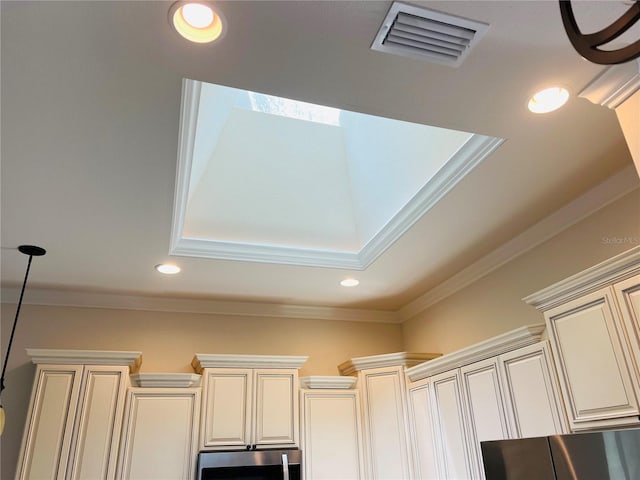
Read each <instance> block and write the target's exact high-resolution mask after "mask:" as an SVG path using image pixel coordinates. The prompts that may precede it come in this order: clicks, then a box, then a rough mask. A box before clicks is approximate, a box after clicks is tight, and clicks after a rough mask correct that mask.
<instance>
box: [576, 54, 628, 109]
mask: <svg viewBox="0 0 640 480" xmlns="http://www.w3.org/2000/svg"><path fill="white" fill-rule="evenodd" d="M638 90H640V59H636V60H634V61H632V62H627V63H623V64H620V65H612V66H610V67H608V68H606V69H605V70H603V71H602V72H601V73H600V74H599V75H598V76H597V77H596V78H594V79H593V80H592V81H591V83H589V84H588V85H587V86H586V87H585V88H584V89H583V90H582V91H581V92H580V93H579V94H578V96H579V97H582V98H586V99H587V100H589V101H590V102H592V103H595V104H596V105H602V106H604V107H607V108H611V109H615V108H617V107H619V106H620V105H621V104H622V103H624V101H625V100H626V99H627V98H629V97H630V96H631V95H633V94H634V93H635V92H637V91H638Z"/></svg>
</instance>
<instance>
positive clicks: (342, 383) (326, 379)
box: [299, 375, 358, 390]
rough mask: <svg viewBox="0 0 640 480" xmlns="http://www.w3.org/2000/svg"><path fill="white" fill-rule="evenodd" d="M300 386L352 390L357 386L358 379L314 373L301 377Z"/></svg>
mask: <svg viewBox="0 0 640 480" xmlns="http://www.w3.org/2000/svg"><path fill="white" fill-rule="evenodd" d="M299 381H300V387H301V388H308V389H312V390H316V389H318V390H323V389H339V390H350V389H352V388H355V386H356V382H357V381H358V379H357V378H356V377H339V376H337V375H333V376H321V375H313V376H309V377H300V379H299Z"/></svg>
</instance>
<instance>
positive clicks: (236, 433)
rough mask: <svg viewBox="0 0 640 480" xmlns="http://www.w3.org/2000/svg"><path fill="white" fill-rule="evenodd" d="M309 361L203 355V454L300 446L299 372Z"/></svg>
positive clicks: (197, 361)
mask: <svg viewBox="0 0 640 480" xmlns="http://www.w3.org/2000/svg"><path fill="white" fill-rule="evenodd" d="M306 359H307V357H291V356H261V355H204V354H197V355H196V357H195V358H194V361H193V366H194V368H195V369H196V371H197V372H199V373H201V374H202V376H203V382H202V389H203V396H202V419H201V428H200V440H199V446H200V449H201V450H218V449H219V450H225V449H239V448H246V449H259V448H273V447H296V446H297V445H298V435H299V415H300V414H299V406H298V405H299V403H298V402H299V399H298V390H299V385H298V369H299V368H300V367H301V366H302V365H303V364H304V362H305V361H306Z"/></svg>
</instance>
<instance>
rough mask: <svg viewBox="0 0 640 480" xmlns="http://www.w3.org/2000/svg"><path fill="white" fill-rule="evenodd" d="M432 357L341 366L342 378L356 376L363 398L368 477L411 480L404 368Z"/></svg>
mask: <svg viewBox="0 0 640 480" xmlns="http://www.w3.org/2000/svg"><path fill="white" fill-rule="evenodd" d="M434 356H437V355H431V354H409V353H404V352H401V353H396V354H387V355H377V356H371V357H359V358H354V359H352V360H350V361H348V362H345V363H343V364H341V365H340V366H339V367H338V369H339V370H340V373H341V374H342V375H355V376H357V378H358V386H359V390H360V393H361V395H362V412H363V416H364V433H365V462H366V478H368V479H400V480H404V479H408V478H412V465H411V456H410V449H409V429H408V419H407V411H406V405H407V401H406V395H407V393H406V381H405V366H407V365H415V364H416V363H418V362H421V361H424V360H427V359H430V358H433V357H434Z"/></svg>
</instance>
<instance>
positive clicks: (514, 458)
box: [480, 429, 640, 480]
mask: <svg viewBox="0 0 640 480" xmlns="http://www.w3.org/2000/svg"><path fill="white" fill-rule="evenodd" d="M480 446H481V448H482V458H483V463H484V470H485V474H486V478H487V480H547V479H549V480H555V479H558V480H640V429H628V430H611V431H605V432H591V433H577V434H573V435H553V436H549V437H538V438H523V439H517V440H498V441H491V442H481V445H480Z"/></svg>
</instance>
